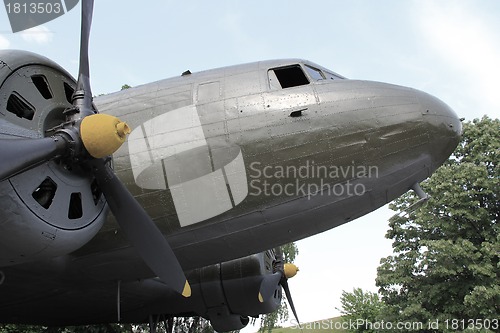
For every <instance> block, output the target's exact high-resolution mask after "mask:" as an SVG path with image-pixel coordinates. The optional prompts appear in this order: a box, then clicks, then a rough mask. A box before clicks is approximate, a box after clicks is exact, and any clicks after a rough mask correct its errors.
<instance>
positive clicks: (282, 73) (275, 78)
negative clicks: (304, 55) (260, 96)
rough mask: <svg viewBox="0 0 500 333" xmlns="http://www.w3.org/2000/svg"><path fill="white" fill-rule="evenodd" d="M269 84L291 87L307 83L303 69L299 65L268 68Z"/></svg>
mask: <svg viewBox="0 0 500 333" xmlns="http://www.w3.org/2000/svg"><path fill="white" fill-rule="evenodd" d="M268 75H269V84H270V86H271V88H274V89H279V88H283V89H285V88H291V87H298V86H303V85H306V84H309V80H308V79H307V77H306V75H305V73H304V71H303V70H302V68H301V67H300V66H299V65H293V66H287V67H281V68H274V69H271V70H269V72H268Z"/></svg>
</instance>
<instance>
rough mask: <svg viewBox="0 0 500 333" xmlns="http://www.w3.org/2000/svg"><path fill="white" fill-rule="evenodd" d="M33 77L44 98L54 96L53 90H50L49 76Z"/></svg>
mask: <svg viewBox="0 0 500 333" xmlns="http://www.w3.org/2000/svg"><path fill="white" fill-rule="evenodd" d="M31 79H32V80H33V84H34V85H35V87H36V89H38V91H39V92H40V94H41V95H42V96H43V98H45V99H51V98H52V92H51V91H50V87H49V83H48V82H47V78H46V77H45V76H43V75H33V76H32V77H31Z"/></svg>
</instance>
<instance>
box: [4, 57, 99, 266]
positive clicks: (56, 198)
mask: <svg viewBox="0 0 500 333" xmlns="http://www.w3.org/2000/svg"><path fill="white" fill-rule="evenodd" d="M75 86H76V84H75V80H74V79H73V78H72V77H71V75H69V74H68V73H67V72H66V71H65V70H64V69H62V68H61V67H60V66H59V65H57V64H56V63H54V62H52V61H51V60H49V59H47V58H45V57H42V56H39V55H36V54H33V53H30V52H25V51H16V50H2V51H0V138H2V139H10V138H12V139H19V138H41V137H45V136H50V134H51V129H52V128H54V127H55V126H58V125H59V124H61V123H62V122H64V121H65V116H64V114H63V112H64V110H66V109H67V108H70V107H71V106H72V104H71V97H72V94H73V92H74V90H75ZM0 212H1V214H0V266H6V265H12V264H17V263H21V262H25V261H30V260H34V259H43V258H50V257H54V256H59V255H64V254H67V253H70V252H72V251H74V250H76V249H78V248H80V247H81V246H83V245H84V244H86V243H87V242H88V241H89V240H90V239H91V238H92V237H93V236H94V235H95V234H96V233H97V232H98V231H99V229H100V228H101V226H102V225H103V223H104V221H105V218H106V212H107V205H106V202H105V200H104V198H103V196H102V195H101V193H100V191H99V189H98V187H97V184H96V182H95V179H94V178H93V177H92V176H90V175H89V173H88V172H86V171H85V170H81V169H80V168H79V166H77V165H66V164H63V163H61V162H57V161H51V162H48V163H44V164H41V165H39V166H37V167H35V168H33V169H31V170H28V171H25V172H22V173H20V174H18V175H15V176H13V177H11V178H9V179H6V180H3V181H1V182H0Z"/></svg>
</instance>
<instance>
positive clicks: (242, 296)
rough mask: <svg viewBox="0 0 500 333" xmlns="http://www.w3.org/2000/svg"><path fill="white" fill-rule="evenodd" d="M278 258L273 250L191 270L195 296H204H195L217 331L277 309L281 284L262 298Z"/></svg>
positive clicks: (204, 314) (202, 314)
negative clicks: (265, 283)
mask: <svg viewBox="0 0 500 333" xmlns="http://www.w3.org/2000/svg"><path fill="white" fill-rule="evenodd" d="M275 260H276V256H275V253H274V251H273V250H269V251H266V252H262V253H258V254H254V255H251V256H248V257H244V258H241V259H236V260H231V261H228V262H223V263H220V264H216V265H212V266H208V267H204V268H201V269H197V270H194V271H192V272H189V273H188V275H187V277H188V280H189V282H190V283H191V288H192V290H193V296H195V295H196V296H195V297H200V298H201V299H202V302H196V300H194V299H193V300H192V301H195V302H196V303H198V304H200V303H201V304H203V307H202V308H199V309H198V310H197V312H198V314H199V315H201V316H203V317H205V318H207V319H209V320H210V322H211V324H212V326H213V328H214V329H215V330H216V331H219V332H226V331H232V330H238V329H241V328H243V327H245V326H246V325H247V324H248V321H249V317H258V316H259V315H260V314H265V313H270V312H272V311H274V310H276V309H277V308H278V306H279V305H280V303H281V299H282V291H281V287H280V286H279V285H277V286H276V289H275V292H274V294H273V296H272V297H270V298H269V299H266V300H259V290H260V288H261V285H262V282H263V281H264V278H265V276H269V275H270V274H273V273H274V272H273V267H274V262H275Z"/></svg>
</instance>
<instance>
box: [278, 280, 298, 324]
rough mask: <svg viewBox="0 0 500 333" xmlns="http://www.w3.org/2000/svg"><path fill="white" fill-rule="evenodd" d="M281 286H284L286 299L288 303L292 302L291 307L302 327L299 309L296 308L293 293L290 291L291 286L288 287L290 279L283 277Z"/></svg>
mask: <svg viewBox="0 0 500 333" xmlns="http://www.w3.org/2000/svg"><path fill="white" fill-rule="evenodd" d="M281 286H282V287H283V290H284V291H285V295H286V299H287V300H288V304H290V308H291V309H292V312H293V315H294V316H295V320H297V324H299V327H300V320H299V317H298V316H297V311H296V310H295V305H293V300H292V294H291V293H290V287H288V281H287V280H286V279H283V280H282V281H281Z"/></svg>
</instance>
